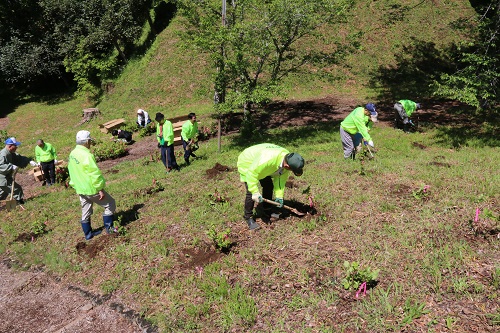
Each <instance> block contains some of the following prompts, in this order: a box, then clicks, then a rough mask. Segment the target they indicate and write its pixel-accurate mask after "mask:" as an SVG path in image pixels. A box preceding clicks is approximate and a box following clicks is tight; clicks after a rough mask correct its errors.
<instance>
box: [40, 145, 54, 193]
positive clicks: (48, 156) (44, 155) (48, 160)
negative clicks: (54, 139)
mask: <svg viewBox="0 0 500 333" xmlns="http://www.w3.org/2000/svg"><path fill="white" fill-rule="evenodd" d="M35 159H36V162H37V163H38V164H39V165H40V168H41V169H42V172H43V175H44V177H45V183H46V185H47V186H52V185H55V183H56V164H57V153H56V150H55V148H54V146H52V145H51V144H50V143H48V142H44V141H43V140H42V139H38V141H37V142H36V146H35Z"/></svg>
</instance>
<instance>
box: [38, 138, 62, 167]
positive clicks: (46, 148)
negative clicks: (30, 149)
mask: <svg viewBox="0 0 500 333" xmlns="http://www.w3.org/2000/svg"><path fill="white" fill-rule="evenodd" d="M35 158H36V161H37V163H40V162H50V161H53V160H56V159H57V154H56V150H55V149H54V147H53V146H52V145H51V144H50V143H47V142H45V143H44V145H43V148H40V147H39V146H35Z"/></svg>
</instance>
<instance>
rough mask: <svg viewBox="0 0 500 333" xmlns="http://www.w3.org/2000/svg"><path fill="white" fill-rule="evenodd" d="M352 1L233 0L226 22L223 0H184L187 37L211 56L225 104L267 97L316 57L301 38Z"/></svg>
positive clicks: (313, 32) (242, 103)
mask: <svg viewBox="0 0 500 333" xmlns="http://www.w3.org/2000/svg"><path fill="white" fill-rule="evenodd" d="M350 4H351V1H349V0H340V1H334V0H317V1H306V0H268V1H261V0H233V1H231V4H230V5H229V6H228V7H227V13H226V17H225V22H224V24H222V19H221V3H220V0H197V1H193V0H179V1H178V5H179V12H180V14H181V15H182V18H183V19H184V20H183V22H184V26H185V33H184V35H183V36H184V38H185V39H186V40H188V41H189V42H190V43H192V44H193V45H195V46H196V47H197V48H198V49H199V50H201V51H202V52H205V53H208V54H209V55H210V56H211V60H212V64H213V68H214V69H215V71H214V86H215V90H216V91H217V92H219V93H220V94H222V96H224V98H223V101H224V102H225V103H224V104H225V107H226V108H228V109H231V108H233V107H241V106H243V108H244V110H245V113H249V111H250V106H251V104H252V103H260V102H263V101H266V100H268V99H269V98H270V97H271V96H272V95H273V94H274V92H275V88H276V87H277V85H278V83H279V82H280V81H281V80H282V79H283V78H284V77H285V76H287V75H288V74H290V73H292V72H295V71H297V70H298V69H299V68H300V67H302V66H303V65H304V64H306V63H311V62H312V60H313V59H314V56H313V55H314V51H313V50H312V49H311V48H302V47H300V45H299V43H300V42H301V41H302V40H306V39H308V40H309V42H310V41H311V40H313V39H315V38H317V37H318V36H319V34H318V29H319V28H320V27H322V26H323V25H325V24H327V23H329V22H332V20H333V19H335V20H336V21H339V20H342V19H343V18H344V15H345V14H346V13H347V10H348V8H349V5H350Z"/></svg>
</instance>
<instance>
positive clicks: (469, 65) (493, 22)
mask: <svg viewBox="0 0 500 333" xmlns="http://www.w3.org/2000/svg"><path fill="white" fill-rule="evenodd" d="M471 4H472V5H473V7H474V9H475V10H476V12H477V15H476V17H475V18H473V21H472V24H471V25H470V26H469V27H470V28H471V35H473V36H477V38H475V39H474V41H472V42H464V43H462V44H460V45H458V46H457V48H458V52H456V55H455V57H454V63H455V71H454V72H451V73H444V74H443V75H442V76H441V79H440V80H438V81H436V83H435V88H436V94H438V95H441V96H444V97H448V98H452V99H456V100H459V101H461V102H464V103H466V104H468V105H471V106H474V107H476V108H477V109H478V110H479V111H481V112H483V113H486V114H489V113H498V103H499V101H500V94H499V91H498V83H499V81H500V57H499V56H498V54H499V53H500V49H499V46H500V45H499V44H500V39H499V35H500V0H492V1H471Z"/></svg>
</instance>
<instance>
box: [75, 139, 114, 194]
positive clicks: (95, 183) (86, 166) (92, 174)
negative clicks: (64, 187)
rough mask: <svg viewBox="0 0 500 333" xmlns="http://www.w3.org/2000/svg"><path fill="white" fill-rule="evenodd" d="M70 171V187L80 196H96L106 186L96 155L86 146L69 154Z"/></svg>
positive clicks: (80, 146)
mask: <svg viewBox="0 0 500 333" xmlns="http://www.w3.org/2000/svg"><path fill="white" fill-rule="evenodd" d="M68 171H69V176H70V178H71V180H70V182H69V185H70V186H71V187H73V188H74V189H75V190H76V193H78V194H82V195H94V194H97V193H98V192H99V191H100V190H102V189H104V186H105V185H106V182H105V181H104V177H103V176H102V174H101V171H100V170H99V168H98V167H97V163H96V161H95V157H94V155H93V154H92V153H91V152H90V150H89V149H88V148H87V147H85V146H82V145H77V146H76V147H75V149H73V151H72V152H71V153H70V154H69V161H68Z"/></svg>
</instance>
